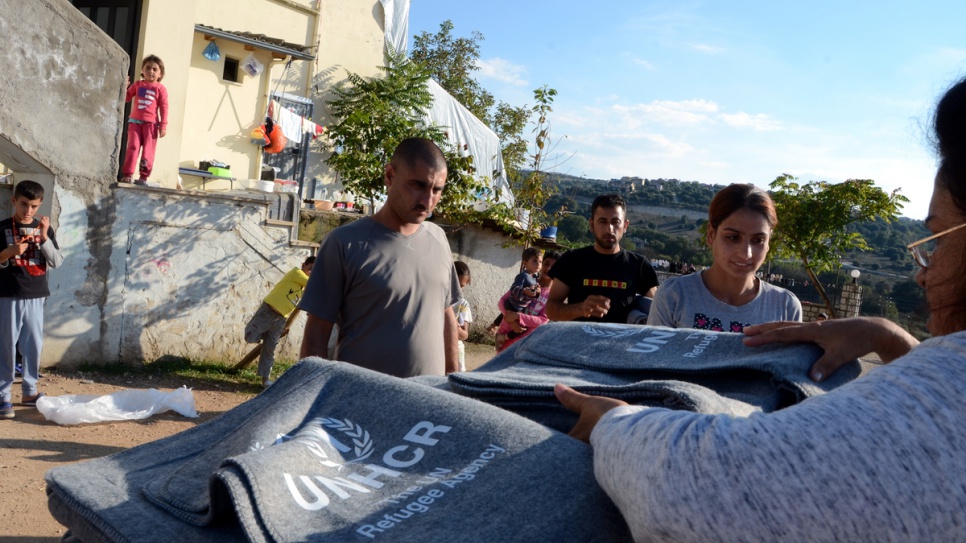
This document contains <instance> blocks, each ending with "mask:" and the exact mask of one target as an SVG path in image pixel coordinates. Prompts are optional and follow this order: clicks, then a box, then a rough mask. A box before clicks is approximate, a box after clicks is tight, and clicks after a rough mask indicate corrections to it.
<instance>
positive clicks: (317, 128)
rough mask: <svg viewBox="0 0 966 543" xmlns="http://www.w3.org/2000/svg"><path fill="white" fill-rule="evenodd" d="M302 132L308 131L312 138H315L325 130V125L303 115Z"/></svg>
mask: <svg viewBox="0 0 966 543" xmlns="http://www.w3.org/2000/svg"><path fill="white" fill-rule="evenodd" d="M302 132H308V133H309V135H310V136H312V139H315V138H317V137H319V136H321V135H322V133H323V132H325V127H324V126H322V125H318V124H315V123H313V122H312V121H310V120H308V119H306V118H305V117H302Z"/></svg>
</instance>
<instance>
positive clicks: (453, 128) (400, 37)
mask: <svg viewBox="0 0 966 543" xmlns="http://www.w3.org/2000/svg"><path fill="white" fill-rule="evenodd" d="M379 1H380V2H381V3H382V6H383V9H384V10H385V12H386V43H387V44H389V45H391V46H392V47H393V49H395V50H396V51H397V52H401V53H404V52H405V51H407V49H408V46H407V38H408V34H409V4H410V0H379ZM429 91H430V92H431V93H432V95H433V107H432V108H431V109H430V110H429V112H428V114H427V119H428V120H429V122H431V123H433V124H435V125H437V126H439V127H443V128H444V129H445V131H446V134H447V136H448V138H449V141H450V142H451V143H452V144H453V145H454V146H457V147H459V148H463V147H464V146H465V148H466V152H468V153H469V154H470V155H472V156H473V166H474V167H475V168H476V175H477V177H478V178H486V179H488V180H489V181H490V186H491V188H492V189H493V191H494V193H495V195H497V199H496V201H497V202H503V203H506V204H509V205H510V207H511V208H512V207H513V193H512V192H510V184H509V183H508V182H507V177H506V171H505V170H504V168H503V155H502V154H501V153H500V139H499V138H498V137H497V135H496V133H495V132H493V131H492V130H490V127H488V126H486V124H484V123H483V121H481V120H479V119H477V118H476V116H475V115H473V114H472V113H470V111H469V110H468V109H466V107H464V106H463V104H461V103H459V101H457V100H456V99H455V98H453V97H452V96H451V95H450V94H449V93H448V92H446V89H444V88H443V87H441V86H439V84H438V83H436V81H433V80H432V79H430V80H429Z"/></svg>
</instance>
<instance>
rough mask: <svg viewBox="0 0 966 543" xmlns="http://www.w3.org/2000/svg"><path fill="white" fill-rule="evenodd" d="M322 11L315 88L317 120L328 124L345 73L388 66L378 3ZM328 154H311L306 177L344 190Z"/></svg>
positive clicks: (335, 5) (330, 4)
mask: <svg viewBox="0 0 966 543" xmlns="http://www.w3.org/2000/svg"><path fill="white" fill-rule="evenodd" d="M321 10H322V22H321V26H320V27H319V49H318V59H317V60H316V66H317V70H316V73H315V74H314V76H313V85H312V88H313V97H314V99H315V111H316V116H315V120H316V122H318V123H321V124H329V123H331V122H332V118H331V116H329V114H328V111H326V108H325V102H326V101H328V100H331V99H332V98H333V94H332V88H333V87H334V86H335V85H336V84H338V83H339V82H341V81H344V80H345V78H346V72H352V73H357V74H360V75H362V76H364V77H372V76H375V75H377V74H378V73H379V69H378V67H379V66H383V65H384V64H385V61H384V56H383V55H384V51H385V36H384V32H385V30H384V29H385V23H386V22H385V13H384V11H383V8H382V4H380V3H379V0H360V1H355V2H343V1H323V2H322V6H321ZM329 154H330V153H328V152H324V151H319V152H314V153H311V154H310V156H309V160H308V167H307V168H306V173H305V178H306V180H309V179H313V178H319V180H320V182H321V183H324V184H329V185H331V184H335V189H336V190H341V186H340V185H339V184H338V182H337V181H338V180H337V179H336V175H335V173H334V172H332V171H331V170H330V169H329V168H328V166H326V165H325V163H324V160H325V158H327V157H328V156H329ZM329 192H330V194H331V192H332V191H331V190H330V191H329ZM308 197H312V196H311V195H309V196H308Z"/></svg>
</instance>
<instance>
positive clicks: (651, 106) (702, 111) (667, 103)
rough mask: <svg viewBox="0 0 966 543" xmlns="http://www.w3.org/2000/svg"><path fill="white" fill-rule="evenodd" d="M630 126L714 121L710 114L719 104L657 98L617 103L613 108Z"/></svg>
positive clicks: (693, 123) (705, 101)
mask: <svg viewBox="0 0 966 543" xmlns="http://www.w3.org/2000/svg"><path fill="white" fill-rule="evenodd" d="M612 109H613V110H614V112H615V113H617V114H618V115H619V116H621V117H622V121H623V124H624V125H626V126H627V127H629V128H633V127H638V126H641V125H643V124H645V123H658V124H665V125H699V124H706V123H710V122H712V121H713V117H712V116H711V115H710V114H712V113H715V112H717V111H718V104H715V103H714V102H710V101H708V100H701V99H698V100H679V101H672V100H655V101H653V102H650V103H648V104H635V105H631V106H626V105H616V106H614V107H613V108H612Z"/></svg>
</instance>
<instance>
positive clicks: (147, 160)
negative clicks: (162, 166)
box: [121, 123, 159, 179]
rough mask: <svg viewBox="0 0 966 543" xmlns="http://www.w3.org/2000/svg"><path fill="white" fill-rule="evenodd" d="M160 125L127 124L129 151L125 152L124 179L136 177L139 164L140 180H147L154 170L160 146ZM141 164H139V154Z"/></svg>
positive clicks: (122, 168)
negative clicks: (156, 152) (155, 156)
mask: <svg viewBox="0 0 966 543" xmlns="http://www.w3.org/2000/svg"><path fill="white" fill-rule="evenodd" d="M158 132H159V128H158V125H157V124H155V123H127V149H125V151H124V165H123V166H122V167H121V176H122V177H134V165H135V164H138V179H147V178H148V176H149V175H151V170H152V169H154V149H155V148H156V147H157V146H158ZM139 153H140V154H141V162H140V163H138V154H139Z"/></svg>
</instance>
